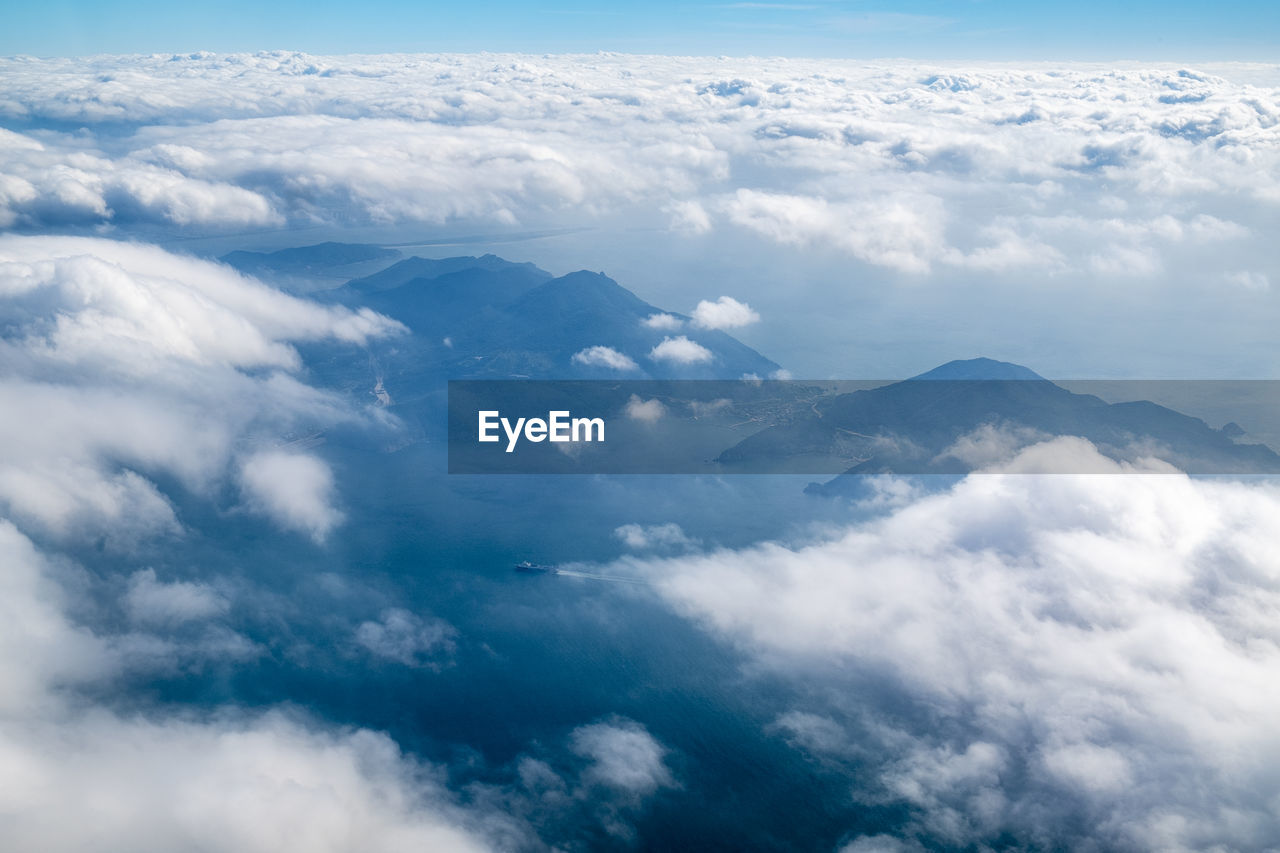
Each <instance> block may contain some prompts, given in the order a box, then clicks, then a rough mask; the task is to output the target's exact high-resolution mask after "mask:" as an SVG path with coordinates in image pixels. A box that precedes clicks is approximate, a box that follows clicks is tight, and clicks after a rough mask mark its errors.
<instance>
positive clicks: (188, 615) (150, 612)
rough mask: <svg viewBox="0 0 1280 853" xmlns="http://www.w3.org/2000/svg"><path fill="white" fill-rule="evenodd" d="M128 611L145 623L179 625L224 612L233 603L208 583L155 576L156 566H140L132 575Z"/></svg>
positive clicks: (125, 599) (135, 620) (139, 621)
mask: <svg viewBox="0 0 1280 853" xmlns="http://www.w3.org/2000/svg"><path fill="white" fill-rule="evenodd" d="M124 606H125V611H126V612H127V613H128V614H129V618H130V619H131V620H133V621H134V622H137V623H141V624H144V625H178V624H181V623H183V622H194V621H200V620H204V619H209V618H212V617H214V616H222V615H223V614H225V613H226V612H227V610H228V609H229V606H230V603H229V602H228V601H227V599H226V598H225V597H224V596H222V595H221V594H220V593H219V592H217V590H215V589H214V588H213V587H211V586H209V585H208V584H204V583H190V582H184V581H171V582H168V583H165V582H162V581H158V580H156V572H155V569H141V570H139V571H136V572H134V573H133V574H132V575H131V576H130V578H129V587H128V591H127V592H126V593H125V595H124Z"/></svg>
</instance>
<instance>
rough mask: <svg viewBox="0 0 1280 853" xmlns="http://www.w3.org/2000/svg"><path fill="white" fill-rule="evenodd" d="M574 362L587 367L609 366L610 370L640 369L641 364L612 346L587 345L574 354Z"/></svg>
mask: <svg viewBox="0 0 1280 853" xmlns="http://www.w3.org/2000/svg"><path fill="white" fill-rule="evenodd" d="M573 363H574V364H581V365H584V366H586V367H607V368H609V369H610V370H639V369H640V365H638V364H636V363H635V361H634V360H633V359H632V358H631V357H630V356H629V355H626V354H625V353H621V352H618V351H617V350H616V349H613V348H612V347H603V346H595V347H587V348H586V349H584V350H581V351H580V352H575V353H574V354H573Z"/></svg>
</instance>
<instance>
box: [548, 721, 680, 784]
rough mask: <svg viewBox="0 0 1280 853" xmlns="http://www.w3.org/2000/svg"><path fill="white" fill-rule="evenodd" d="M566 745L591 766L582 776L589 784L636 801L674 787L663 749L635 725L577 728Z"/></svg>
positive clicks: (641, 727)
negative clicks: (608, 789) (625, 795)
mask: <svg viewBox="0 0 1280 853" xmlns="http://www.w3.org/2000/svg"><path fill="white" fill-rule="evenodd" d="M569 745H570V749H572V750H573V752H574V753H575V754H577V755H580V756H582V757H583V758H586V759H588V760H589V761H590V762H591V763H590V765H588V767H587V769H586V770H585V771H584V772H583V779H584V780H585V781H587V782H588V783H591V784H595V785H603V786H605V787H608V788H611V789H613V790H614V791H617V792H621V793H624V794H627V795H628V796H631V797H635V798H637V799H638V798H641V797H646V796H648V795H650V794H652V793H654V792H655V791H657V790H658V789H659V788H667V787H673V786H674V785H675V779H674V778H673V777H672V775H671V771H670V770H669V769H668V768H667V766H666V763H665V761H664V757H665V756H666V753H667V750H666V748H665V747H663V746H662V744H660V743H658V741H657V740H656V739H655V738H654V737H653V735H651V734H649V732H648V730H647V729H645V727H644V726H642V725H640V724H639V723H636V722H634V721H631V720H614V721H611V722H606V723H592V724H590V725H586V726H580V727H578V728H576V729H574V730H573V733H572V734H571V735H570V737H569Z"/></svg>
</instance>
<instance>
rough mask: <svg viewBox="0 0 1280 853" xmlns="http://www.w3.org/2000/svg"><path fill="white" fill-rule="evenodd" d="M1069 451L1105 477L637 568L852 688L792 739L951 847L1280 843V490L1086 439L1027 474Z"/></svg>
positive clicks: (1062, 445) (765, 655)
mask: <svg viewBox="0 0 1280 853" xmlns="http://www.w3.org/2000/svg"><path fill="white" fill-rule="evenodd" d="M1045 452H1048V453H1054V454H1064V453H1070V454H1074V455H1075V456H1076V457H1077V460H1076V462H1077V466H1078V467H1076V468H1074V469H1073V470H1081V471H1085V470H1088V471H1097V472H1098V473H1096V474H1085V475H1073V476H1036V475H1034V474H1018V475H1015V476H1005V475H990V474H982V475H972V476H970V477H968V478H966V479H965V480H963V481H962V482H961V483H959V484H958V485H956V486H954V487H953V488H950V489H947V490H945V491H943V492H941V493H938V494H934V495H930V496H923V497H914V498H911V499H910V500H908V501H907V502H906V503H902V502H894V503H893V504H891V505H890V506H891V508H890V509H889V510H888V511H887V514H885V515H884V516H883V517H880V518H878V519H875V520H871V521H867V522H864V523H860V524H857V525H854V526H851V527H849V528H848V529H847V530H846V531H844V532H843V533H841V534H839V535H838V536H836V537H835V538H833V539H831V540H830V541H826V542H823V543H819V544H809V545H804V546H800V547H795V548H790V547H786V546H784V545H781V544H762V545H759V546H756V547H753V548H748V549H745V550H741V551H735V552H721V553H711V554H704V555H697V556H688V557H680V558H672V559H668V560H663V561H653V560H650V561H645V562H641V561H638V560H636V559H635V558H629V559H628V560H627V561H626V562H627V564H628V565H627V568H628V569H629V570H638V571H642V572H645V573H647V575H648V577H650V578H651V579H652V581H653V582H654V583H655V584H656V588H657V589H658V590H659V592H660V593H661V594H662V595H663V596H664V597H665V598H666V599H667V600H668V601H669V602H670V603H671V605H672V606H673V607H675V608H677V609H678V610H679V611H680V612H682V613H685V614H687V615H688V616H689V617H691V618H693V619H695V620H697V621H698V622H699V623H701V624H703V625H705V626H706V627H707V628H708V629H709V630H711V631H713V632H715V633H716V634H717V635H719V636H722V637H724V638H725V639H726V640H728V641H730V642H732V643H733V644H735V645H736V646H739V647H740V648H743V649H744V650H746V651H747V652H748V653H749V654H750V655H751V657H752V658H753V659H754V660H755V661H756V662H757V664H758V665H760V666H763V667H765V668H767V669H768V670H770V671H771V672H773V673H774V674H776V675H778V676H781V677H783V678H797V679H801V680H806V679H808V680H811V679H813V678H819V679H822V680H823V681H824V683H826V682H830V683H832V684H834V685H838V684H841V683H844V680H849V684H850V686H849V688H848V690H846V691H844V692H843V693H842V692H841V691H840V690H839V689H837V688H834V687H833V688H832V690H831V691H827V693H826V694H825V695H829V696H830V697H832V698H830V699H828V700H819V699H817V698H812V699H809V700H807V701H808V702H810V703H813V704H810V705H809V706H808V707H806V706H805V705H803V704H802V705H801V706H800V707H797V708H796V709H795V711H793V712H792V713H790V714H788V715H786V716H784V717H782V718H780V719H779V721H778V723H777V731H779V732H782V733H784V734H785V736H786V737H787V739H788V740H789V741H791V742H792V743H793V744H794V745H795V746H796V747H797V748H799V749H803V750H805V751H806V752H808V753H810V754H812V755H814V756H815V757H817V758H820V759H821V760H824V761H827V762H831V763H832V766H834V767H840V768H846V771H847V773H848V778H849V784H850V787H851V789H852V790H853V791H854V795H855V797H857V798H858V800H859V801H861V802H864V803H867V804H881V805H890V804H906V805H908V806H910V807H912V809H913V810H914V813H915V814H916V815H917V817H916V818H915V819H913V821H912V823H911V825H910V826H909V827H907V829H906V832H907V835H908V836H909V837H914V838H917V839H919V840H920V841H921V842H922V843H923V844H924V845H925V846H926V847H929V846H936V845H938V844H945V845H959V846H964V845H968V844H981V843H983V842H984V841H989V840H990V839H992V838H996V837H1005V838H1011V839H1015V840H1016V839H1021V840H1022V841H1023V842H1025V843H1033V842H1032V840H1033V839H1035V838H1044V837H1054V838H1057V839H1059V840H1061V841H1063V842H1064V843H1068V842H1069V839H1070V838H1072V837H1074V836H1073V835H1072V833H1075V832H1078V831H1079V828H1080V827H1081V826H1087V827H1088V829H1087V831H1088V833H1089V839H1090V840H1091V841H1092V842H1093V843H1099V844H1102V845H1104V846H1108V847H1124V848H1132V849H1203V848H1207V847H1213V846H1215V845H1218V846H1222V847H1224V848H1235V849H1244V848H1250V847H1255V846H1258V845H1259V844H1265V843H1266V841H1265V840H1266V839H1273V838H1275V837H1276V836H1277V833H1280V822H1277V819H1276V816H1275V815H1276V812H1275V810H1274V808H1273V807H1272V804H1273V803H1274V802H1275V800H1276V799H1277V798H1280V786H1278V785H1277V782H1276V779H1275V776H1274V774H1273V773H1271V770H1270V768H1271V767H1272V766H1273V765H1274V761H1275V759H1276V757H1277V756H1280V724H1278V723H1277V722H1276V720H1280V686H1278V685H1280V680H1278V679H1277V678H1276V675H1277V673H1280V651H1278V650H1280V629H1278V628H1277V624H1280V623H1277V621H1276V619H1275V614H1276V612H1277V609H1278V608H1280V562H1277V552H1276V550H1275V549H1274V547H1272V545H1271V541H1272V539H1273V538H1274V536H1273V531H1274V530H1275V529H1278V526H1280V492H1277V490H1276V488H1275V487H1274V486H1273V485H1270V484H1254V485H1249V484H1241V483H1226V482H1206V481H1196V480H1191V479H1189V478H1187V477H1185V476H1182V475H1179V474H1164V475H1158V476H1142V475H1138V474H1132V473H1130V474H1126V475H1120V474H1121V472H1122V471H1123V470H1126V469H1125V468H1124V466H1122V465H1120V464H1118V463H1115V462H1111V461H1110V460H1107V459H1105V458H1104V457H1102V456H1100V455H1099V454H1097V452H1096V451H1095V450H1094V449H1093V448H1092V447H1091V446H1089V445H1088V444H1087V442H1081V441H1079V440H1070V439H1057V440H1054V441H1051V442H1047V443H1042V444H1040V445H1036V446H1034V447H1032V448H1031V449H1029V450H1026V451H1023V456H1022V457H1018V458H1017V459H1015V460H1014V462H1013V463H1011V464H1010V465H1009V470H1015V471H1023V470H1030V471H1034V470H1039V469H1040V467H1041V466H1039V465H1038V464H1037V463H1036V462H1035V459H1034V456H1035V454H1036V453H1045ZM1023 457H1026V459H1025V461H1022V462H1020V461H1019V460H1020V459H1022V458H1023ZM806 683H811V681H806ZM801 695H808V694H807V693H804V692H802V693H801ZM798 701H802V702H803V701H806V700H798ZM868 761H870V764H868ZM1172 815H1177V816H1178V817H1177V819H1176V820H1174V819H1172V818H1171V816H1172ZM1084 816H1087V819H1086V820H1085V822H1084V823H1083V824H1082V823H1079V821H1080V820H1082V819H1084ZM868 843H869V842H868Z"/></svg>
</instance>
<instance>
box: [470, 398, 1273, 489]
mask: <svg viewBox="0 0 1280 853" xmlns="http://www.w3.org/2000/svg"><path fill="white" fill-rule="evenodd" d="M1272 447H1280V381H1276V380H1151V381H1140V380H1069V381H1064V380H1057V381H1048V380H1044V379H1038V378H1036V379H930V378H923V377H922V378H916V379H909V380H903V381H893V380H840V381H802V380H754V379H744V380H737V381H692V380H684V381H663V380H637V381H616V382H615V381H601V380H590V381H586V380H575V381H539V380H509V381H506V380H504V381H453V382H450V383H449V472H450V473H453V474H812V475H836V474H885V473H893V474H963V473H968V472H971V471H975V470H991V471H1007V472H1024V471H1025V472H1036V473H1062V474H1072V473H1114V472H1132V473H1143V474H1149V473H1176V472H1179V471H1181V472H1185V473H1189V474H1233V475H1249V474H1276V473H1280V455H1277V453H1275V452H1274V451H1273V450H1272V449H1271V448H1272Z"/></svg>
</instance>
